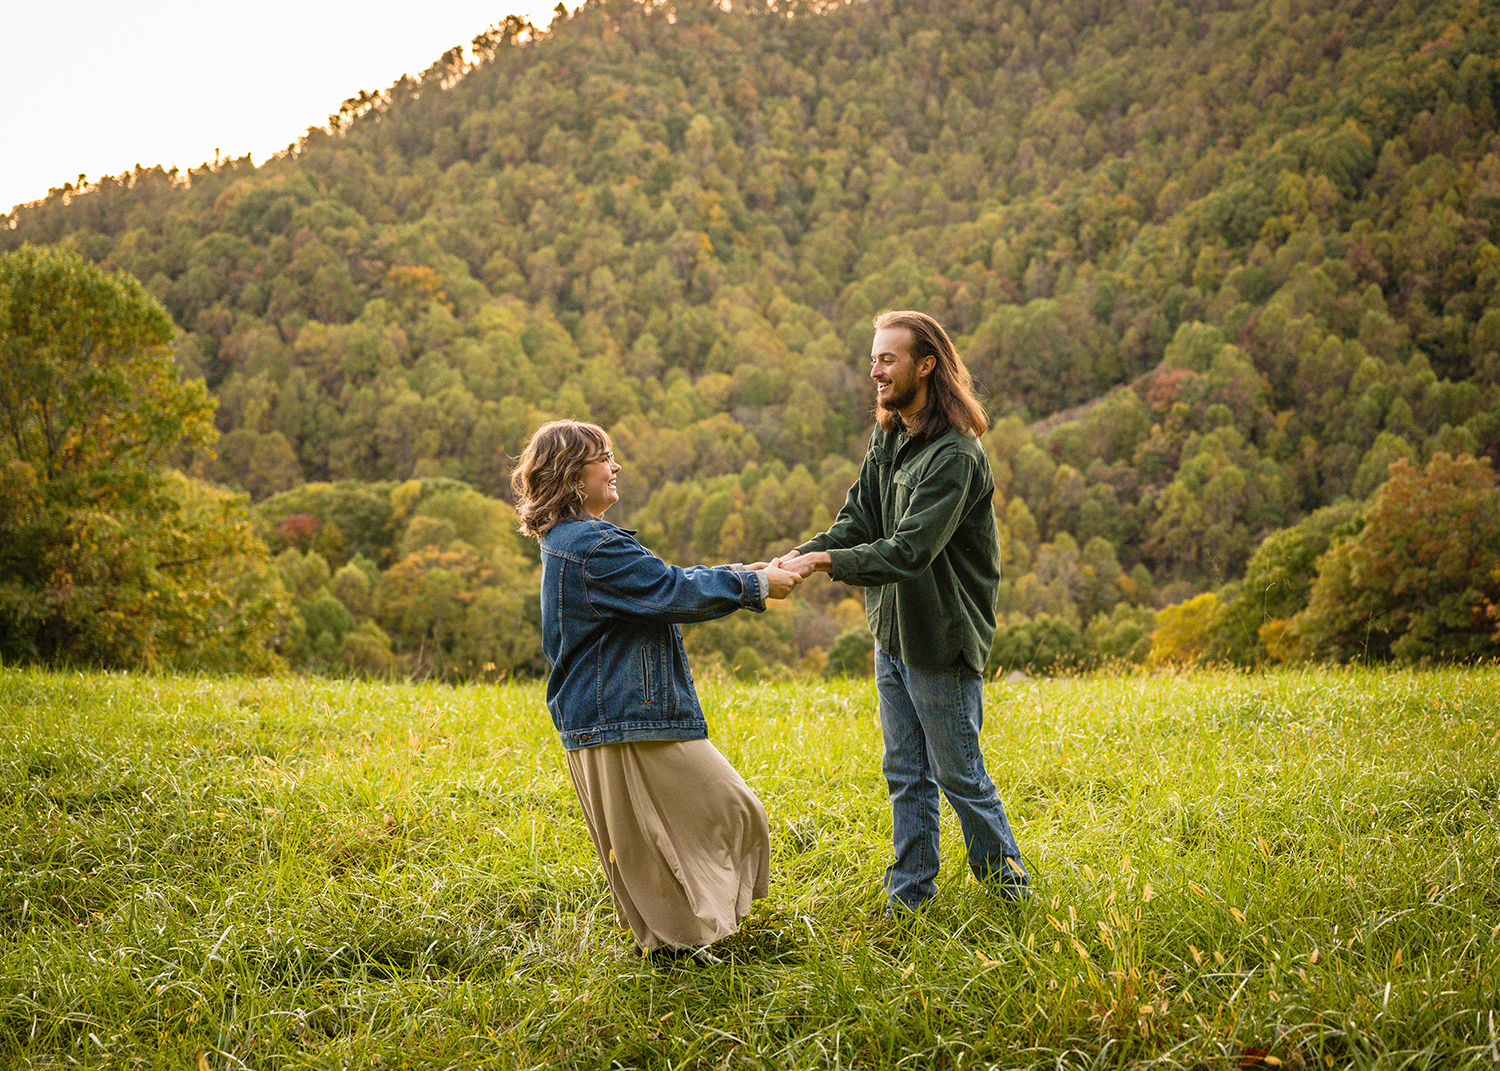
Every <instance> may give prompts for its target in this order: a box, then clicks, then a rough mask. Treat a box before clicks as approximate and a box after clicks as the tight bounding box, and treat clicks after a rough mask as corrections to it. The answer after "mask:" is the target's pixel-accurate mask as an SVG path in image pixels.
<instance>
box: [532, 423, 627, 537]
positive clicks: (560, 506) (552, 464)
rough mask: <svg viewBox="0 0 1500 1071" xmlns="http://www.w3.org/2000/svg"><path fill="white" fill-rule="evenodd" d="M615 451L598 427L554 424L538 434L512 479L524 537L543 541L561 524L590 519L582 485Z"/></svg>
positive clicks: (592, 425) (536, 433)
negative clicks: (592, 467) (589, 468)
mask: <svg viewBox="0 0 1500 1071" xmlns="http://www.w3.org/2000/svg"><path fill="white" fill-rule="evenodd" d="M609 449H610V442H609V435H608V434H606V433H605V431H604V429H603V428H601V427H599V425H597V424H584V423H582V422H580V421H577V420H553V421H550V422H549V423H546V424H543V425H542V426H541V427H539V428H537V429H536V432H535V433H534V434H533V435H532V436H531V441H530V442H529V443H527V444H526V449H525V451H524V452H522V454H521V460H520V461H519V462H518V463H517V464H516V469H515V471H514V472H512V473H511V474H510V487H511V490H512V491H513V492H514V493H515V496H516V513H517V515H518V516H519V518H520V522H521V523H520V529H521V533H522V534H523V535H529V536H532V537H534V538H540V537H541V536H542V535H543V534H545V533H546V532H548V531H550V530H551V529H552V528H553V527H555V526H556V525H557V524H558V523H559V522H561V521H566V520H569V519H570V518H573V517H584V516H587V514H585V513H584V510H583V491H582V488H581V486H580V484H579V480H580V479H581V478H582V476H583V470H584V467H585V466H586V465H588V463H589V462H590V461H592V460H594V459H595V458H597V457H598V456H599V455H600V454H603V453H605V452H606V451H608V450H609Z"/></svg>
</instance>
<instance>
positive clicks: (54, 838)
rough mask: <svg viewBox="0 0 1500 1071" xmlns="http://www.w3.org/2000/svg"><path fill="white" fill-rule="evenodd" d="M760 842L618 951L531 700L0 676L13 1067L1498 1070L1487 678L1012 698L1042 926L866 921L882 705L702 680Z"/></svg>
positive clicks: (1185, 682)
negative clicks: (719, 921)
mask: <svg viewBox="0 0 1500 1071" xmlns="http://www.w3.org/2000/svg"><path fill="white" fill-rule="evenodd" d="M701 690H702V693H703V696H704V700H705V705H706V706H707V709H708V713H709V724H710V729H711V732H712V734H713V738H714V740H715V742H716V743H717V744H718V745H719V747H720V748H721V750H723V751H724V752H725V754H726V755H728V756H729V758H730V759H731V761H732V762H734V763H735V765H736V766H737V767H738V768H739V769H740V771H741V772H742V773H743V774H744V775H745V778H746V780H747V781H748V782H749V783H750V785H751V786H752V787H753V788H754V789H755V790H756V791H757V792H758V793H759V794H760V796H761V798H762V799H763V800H764V802H765V804H766V807H767V810H768V811H769V813H770V815H771V824H772V837H773V851H774V871H773V882H772V891H771V896H770V898H769V899H768V900H765V901H762V902H761V903H760V904H759V905H758V908H757V910H756V912H755V914H754V915H753V916H752V917H751V919H750V920H749V922H748V924H747V925H746V927H745V929H744V930H743V931H742V932H741V933H740V934H738V935H736V936H735V937H734V938H731V939H730V940H728V941H726V942H724V943H723V944H721V945H719V946H716V948H717V949H718V950H719V951H720V952H721V953H722V955H723V957H724V962H723V963H722V964H721V965H719V966H712V967H699V966H653V965H652V964H650V963H649V962H643V961H641V960H640V959H638V958H636V957H634V956H632V955H631V953H630V939H629V937H628V935H626V934H625V933H624V932H623V931H620V930H618V929H617V928H616V927H615V925H614V919H613V914H612V911H611V908H610V904H609V894H608V890H607V888H606V886H605V884H604V880H603V877H602V874H601V872H600V870H599V868H598V865H597V862H596V861H595V859H594V858H593V856H592V849H591V847H590V845H589V842H588V839H587V834H586V832H585V830H584V826H583V822H582V818H581V816H580V814H579V812H578V808H577V804H576V802H575V801H574V799H573V796H572V791H571V788H570V787H569V786H568V781H567V774H566V769H565V765H564V761H563V757H562V753H561V749H560V747H559V745H558V743H557V742H556V739H555V737H554V735H553V734H552V732H551V728H550V725H549V724H548V723H547V721H546V717H545V711H544V709H543V706H542V701H541V692H540V689H539V688H538V687H536V686H513V687H470V688H459V689H452V688H446V687H439V686H424V685H375V684H351V683H337V682H328V681H311V680H300V679H284V680H264V681H249V680H223V679H204V678H159V677H144V676H118V675H82V674H46V673H38V672H29V671H20V670H0V829H3V836H0V1066H3V1067H7V1068H8V1067H18V1068H24V1067H74V1066H80V1065H81V1066H93V1067H105V1066H108V1067H160V1068H185V1069H190V1071H202V1069H205V1068H211V1069H218V1068H241V1067H250V1068H257V1069H260V1068H302V1067H317V1068H324V1067H326V1068H333V1067H367V1068H402V1067H409V1068H428V1067H475V1068H532V1067H542V1066H547V1067H554V1068H558V1067H561V1068H608V1067H653V1068H672V1069H679V1068H681V1069H687V1068H708V1067H752V1068H792V1067H809V1068H810V1067H830V1068H832V1067H838V1068H844V1067H848V1068H904V1067H911V1068H985V1067H996V1066H1002V1067H1007V1068H1009V1067H1038V1068H1040V1067H1049V1068H1095V1067H1098V1068H1105V1067H1147V1066H1151V1067H1187V1068H1226V1069H1227V1068H1236V1069H1244V1068H1255V1067H1289V1068H1321V1067H1335V1068H1337V1067H1357V1068H1365V1067H1382V1068H1408V1067H1410V1068H1425V1067H1431V1068H1443V1069H1448V1068H1489V1069H1493V1068H1494V1067H1495V1066H1496V1064H1497V1063H1500V670H1496V669H1493V668H1487V669H1480V670H1468V671H1443V672H1432V673H1406V672H1399V673H1398V672H1376V671H1313V672H1302V673H1285V674H1278V675H1270V676H1240V675H1206V674H1205V675H1193V676H1186V677H1172V676H1153V677H1134V678H1119V679H1104V680H1057V681H1038V682H1027V683H1022V684H997V685H994V686H991V687H990V688H989V689H988V691H987V695H986V699H987V714H988V723H987V725H986V729H985V736H984V741H985V749H986V754H987V756H988V758H989V762H990V767H991V771H992V773H993V774H994V776H995V780H996V782H997V783H998V784H999V786H1000V789H1001V794H1002V796H1003V798H1004V799H1005V801H1006V804H1007V807H1008V809H1009V810H1010V812H1011V816H1012V820H1013V823H1014V825H1015V827H1016V832H1017V837H1018V839H1019V840H1020V843H1021V847H1022V850H1023V852H1024V853H1025V854H1026V858H1027V862H1028V863H1029V864H1030V866H1031V868H1032V869H1033V872H1034V876H1035V879H1036V884H1035V890H1036V892H1035V895H1034V896H1033V898H1032V899H1031V900H1030V901H1029V902H1027V903H1025V904H1021V905H1015V904H1010V903H1005V902H1000V901H994V900H991V899H990V898H988V897H987V896H986V895H985V893H984V891H983V890H982V889H981V888H980V887H978V886H976V885H975V884H973V883H972V882H970V881H968V880H967V877H966V872H965V870H964V867H963V860H962V846H961V844H960V843H959V838H958V834H957V827H956V823H953V822H952V814H951V812H950V811H948V810H947V808H946V804H945V805H944V808H945V812H944V822H945V826H944V851H945V860H944V866H943V876H942V879H941V887H940V892H939V896H938V898H937V900H936V902H935V906H934V907H933V908H932V909H931V910H930V911H928V912H926V913H925V914H924V915H923V916H921V917H919V918H918V919H916V920H914V921H912V922H910V923H905V924H900V925H894V924H891V923H888V922H886V921H884V920H883V919H882V918H881V917H880V907H881V899H880V893H879V886H880V879H881V874H882V871H883V868H884V866H885V864H886V862H887V856H888V852H889V842H888V838H889V835H890V818H889V812H888V810H887V806H886V800H885V792H884V785H883V783H882V781H881V779H880V773H879V729H878V726H877V725H876V722H875V718H874V712H873V694H872V688H871V685H870V684H869V683H868V682H853V683H833V684H828V683H802V684H798V683H789V684H777V685H767V686H764V687H746V686H742V685H736V684H732V683H717V682H712V681H709V682H702V683H701Z"/></svg>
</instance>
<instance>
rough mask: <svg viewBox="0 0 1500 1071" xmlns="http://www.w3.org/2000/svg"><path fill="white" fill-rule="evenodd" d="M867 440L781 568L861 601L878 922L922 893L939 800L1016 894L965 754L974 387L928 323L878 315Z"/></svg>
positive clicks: (979, 524) (930, 877)
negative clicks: (873, 712)
mask: <svg viewBox="0 0 1500 1071" xmlns="http://www.w3.org/2000/svg"><path fill="white" fill-rule="evenodd" d="M870 378H871V379H872V380H874V382H875V398H876V402H877V411H876V412H877V421H878V424H879V426H878V427H877V428H876V429H875V431H874V433H873V435H872V436H871V438H870V447H869V450H868V452H867V453H866V454H865V460H864V464H863V466H862V467H861V468H860V473H859V480H858V481H857V482H856V483H855V485H854V486H853V487H851V488H850V489H849V496H848V499H847V500H846V501H845V503H844V507H843V509H841V510H840V511H839V515H838V517H837V519H835V521H834V523H833V526H832V527H831V528H829V529H828V531H826V532H824V533H822V534H821V535H817V536H814V537H813V538H812V539H810V540H808V541H807V542H805V543H803V544H802V545H801V546H800V547H798V548H797V549H796V550H795V551H794V552H792V554H790V555H788V556H786V557H784V558H782V559H781V560H780V564H781V565H782V566H783V567H784V568H786V569H788V570H790V571H792V572H797V573H800V574H801V575H803V576H807V575H810V574H811V573H812V572H814V571H821V572H826V573H829V574H830V575H831V576H832V578H833V579H834V580H839V581H842V582H844V583H846V584H854V585H858V586H861V587H867V588H870V589H871V590H870V591H868V592H867V593H866V595H865V613H866V616H867V617H868V619H869V623H870V631H871V632H873V633H874V635H875V682H876V693H877V695H878V696H879V701H880V726H881V732H882V735H883V737H884V744H885V746H884V751H885V754H884V759H883V763H882V765H883V768H884V772H885V779H886V785H887V787H888V789H889V791H890V797H891V817H892V839H893V842H894V845H893V846H894V849H895V860H894V861H893V862H892V863H891V865H890V866H889V867H888V868H887V870H886V874H885V890H886V897H887V901H888V903H887V907H886V913H887V914H888V915H892V916H899V915H903V914H905V913H907V912H909V911H912V910H915V909H917V908H919V907H921V906H922V905H923V904H924V903H926V901H927V900H929V899H931V897H932V896H933V894H934V892H935V891H936V879H937V873H938V788H939V787H941V788H942V790H943V793H944V794H945V795H946V796H947V797H948V802H949V803H951V804H952V805H953V809H954V810H955V811H956V812H957V813H958V820H959V824H960V826H961V828H962V829H963V836H964V845H965V847H966V848H967V851H968V858H969V867H970V869H971V870H972V871H973V872H974V875H975V876H976V877H977V878H979V879H980V880H981V881H983V882H986V883H988V884H990V885H991V886H993V887H994V888H996V889H997V890H998V891H999V892H1000V893H1001V895H1004V896H1007V897H1010V898H1014V899H1020V898H1022V897H1025V896H1026V895H1028V889H1027V885H1028V882H1029V879H1028V877H1027V874H1026V870H1025V867H1024V866H1023V865H1022V862H1021V851H1020V849H1019V848H1018V847H1016V841H1015V837H1014V835H1013V834H1012V833H1011V829H1010V822H1009V820H1008V819H1007V818H1006V815H1005V807H1004V805H1003V804H1002V803H1001V802H1000V797H999V794H998V793H996V791H995V786H994V784H993V783H992V782H991V781H990V778H989V775H988V774H987V773H986V772H985V768H984V756H983V755H982V754H981V753H980V750H979V731H980V727H981V725H982V724H983V717H984V714H983V696H982V692H981V687H980V685H981V680H982V674H983V672H984V664H985V660H986V659H987V658H988V657H989V651H990V643H991V641H992V640H993V639H994V636H995V596H996V593H997V591H998V588H999V584H1000V549H999V540H998V538H997V535H996V530H995V515H994V509H993V505H992V499H993V497H994V492H995V481H994V475H993V473H992V472H991V471H990V463H989V458H988V457H987V456H986V455H985V452H984V448H983V447H982V446H981V445H980V443H979V438H978V437H979V436H980V435H981V434H983V433H984V431H985V429H986V428H987V427H988V426H989V421H988V418H987V417H986V416H985V414H984V410H983V408H982V407H981V406H980V404H979V402H978V400H977V399H975V397H974V394H973V381H972V379H971V378H970V376H969V371H968V369H967V368H966V367H964V363H963V361H962V360H961V359H960V358H959V356H958V351H957V350H956V349H955V348H954V346H953V343H952V341H951V340H950V339H949V338H948V335H947V333H946V332H944V330H943V328H942V327H941V326H940V325H939V324H938V323H937V321H936V320H934V319H932V317H930V316H927V315H926V314H924V313H920V312H887V313H885V314H883V315H881V316H879V317H877V318H876V319H875V338H874V341H873V344H872V345H871V347H870Z"/></svg>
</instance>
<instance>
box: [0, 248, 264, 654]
mask: <svg viewBox="0 0 1500 1071" xmlns="http://www.w3.org/2000/svg"><path fill="white" fill-rule="evenodd" d="M174 334H175V329H174V328H173V326H172V322H171V320H170V319H169V318H168V316H167V314H166V312H165V310H163V309H162V307H161V306H160V305H159V304H157V302H156V301H155V299H154V298H152V297H151V296H150V295H149V294H147V293H146V292H145V290H144V289H143V288H142V287H141V285H140V283H139V282H138V281H136V280H135V279H133V278H131V277H130V276H127V275H124V274H115V275H112V274H109V273H107V272H105V271H103V270H102V269H100V268H98V267H96V266H95V265H93V264H90V263H88V262H87V261H85V260H84V259H83V258H82V257H80V256H78V255H77V254H76V253H72V252H68V251H64V250H61V249H56V248H42V247H35V246H23V247H22V248H21V249H19V250H17V251H16V252H14V253H11V254H8V255H6V256H4V257H0V654H3V655H4V656H5V657H7V658H13V659H23V660H38V661H44V662H84V663H91V664H98V665H110V666H136V665H143V664H144V665H184V664H185V665H211V666H213V667H214V668H252V669H260V668H265V667H267V666H269V665H271V664H272V663H273V662H274V658H273V657H272V656H271V655H270V654H269V653H268V652H267V651H266V649H265V643H266V642H267V641H268V640H269V638H270V636H271V631H272V627H273V626H272V624H271V622H272V619H273V617H274V616H275V614H276V612H277V607H278V606H279V605H280V604H279V602H278V596H277V592H276V589H275V587H274V585H272V584H271V582H270V570H269V569H268V568H267V562H266V552H265V547H264V545H263V544H261V543H260V541H259V539H258V538H256V537H255V535H254V533H253V531H252V529H251V526H250V522H249V516H248V513H247V511H246V510H245V508H244V504H243V502H242V501H240V500H239V499H238V498H236V497H234V496H229V495H221V494H216V493H213V492H210V491H208V490H207V489H205V488H202V487H201V486H200V485H197V484H195V483H193V482H192V481H189V480H186V479H185V478H183V477H180V476H177V475H175V474H173V473H171V472H170V471H169V470H168V469H167V468H166V467H165V463H166V461H167V459H168V458H169V456H171V454H172V453H173V451H176V450H178V449H180V448H182V447H183V446H184V445H186V446H188V447H205V446H207V445H208V444H209V443H210V442H211V441H212V439H213V435H214V431H213V426H212V423H211V421H210V417H211V415H212V409H213V407H212V403H211V402H210V401H209V399H208V396H207V393H206V392H205V390H204V387H203V384H202V383H201V382H184V381H183V380H182V378H181V377H180V375H179V373H178V370H177V367H176V365H175V363H174V361H173V358H172V350H171V342H172V339H173V336H174ZM257 575H258V576H259V577H260V580H261V581H262V582H263V585H262V587H261V588H260V589H259V590H256V585H255V584H254V583H249V582H248V579H249V578H251V577H254V576H257ZM241 613H244V614H246V615H248V616H247V617H246V618H245V620H244V621H242V622H241V623H240V624H233V625H231V626H230V627H229V631H228V632H227V633H226V632H225V631H224V627H223V626H224V625H225V623H226V622H232V621H233V620H234V619H235V618H236V617H237V616H239V615H240V614H241ZM262 625H263V626H264V627H261V626H262ZM210 626H211V628H212V630H211V631H208V632H199V631H198V630H199V629H201V628H204V627H210Z"/></svg>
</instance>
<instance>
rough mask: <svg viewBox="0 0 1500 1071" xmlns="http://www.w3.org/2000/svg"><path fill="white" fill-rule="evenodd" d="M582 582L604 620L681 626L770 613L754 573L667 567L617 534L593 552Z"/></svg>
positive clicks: (587, 559)
mask: <svg viewBox="0 0 1500 1071" xmlns="http://www.w3.org/2000/svg"><path fill="white" fill-rule="evenodd" d="M583 577H584V595H585V598H586V599H587V601H588V605H589V607H590V609H592V610H593V611H594V613H596V614H598V615H599V616H600V617H632V618H644V619H647V620H651V621H660V622H664V623H669V624H682V623H686V622H691V621H710V620H713V619H714V618H717V617H723V616H724V615H725V614H728V613H731V612H733V611H735V610H739V609H741V608H744V609H748V610H755V611H757V612H759V611H762V610H764V609H765V608H766V600H765V585H764V583H763V579H762V578H761V577H760V576H759V575H758V574H757V573H755V572H754V571H752V570H749V569H746V570H743V571H741V570H735V569H730V568H725V567H708V566H694V567H693V568H690V569H683V568H680V567H679V566H675V565H668V564H667V563H666V562H664V561H662V560H661V559H660V558H658V557H657V556H656V555H654V554H652V553H651V552H650V551H648V550H647V549H646V548H645V547H643V546H641V544H640V543H639V542H637V541H636V539H635V537H634V536H632V535H630V534H629V533H628V532H626V531H625V530H624V529H619V528H617V529H614V530H613V531H611V532H608V533H607V534H606V535H605V537H604V538H603V539H602V540H600V541H599V543H597V544H596V545H595V546H594V547H593V549H592V550H591V551H589V553H588V555H587V556H586V557H585V558H584V560H583Z"/></svg>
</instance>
